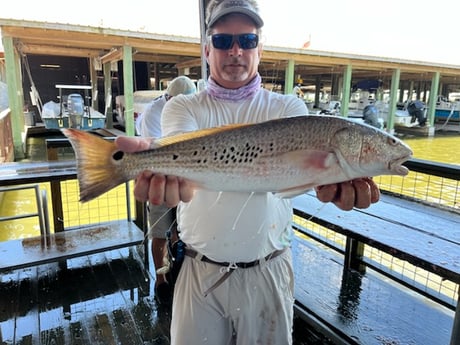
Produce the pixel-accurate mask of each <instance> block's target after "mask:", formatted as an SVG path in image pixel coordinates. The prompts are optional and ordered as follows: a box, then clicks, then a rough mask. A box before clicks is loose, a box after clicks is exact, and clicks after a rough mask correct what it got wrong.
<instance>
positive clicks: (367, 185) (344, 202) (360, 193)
mask: <svg viewBox="0 0 460 345" xmlns="http://www.w3.org/2000/svg"><path fill="white" fill-rule="evenodd" d="M315 191H316V196H317V197H318V199H319V200H320V201H322V202H333V203H334V204H335V205H336V206H337V207H338V208H340V209H342V210H345V211H349V210H351V209H352V208H353V207H357V208H367V207H369V206H370V205H371V204H373V203H376V202H377V201H379V199H380V190H379V187H378V186H377V185H376V184H375V182H374V181H373V180H372V179H371V178H360V179H355V180H351V181H347V182H342V183H337V184H328V185H324V186H319V187H316V188H315Z"/></svg>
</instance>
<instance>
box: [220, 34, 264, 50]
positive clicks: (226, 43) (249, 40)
mask: <svg viewBox="0 0 460 345" xmlns="http://www.w3.org/2000/svg"><path fill="white" fill-rule="evenodd" d="M211 41H212V45H213V46H214V48H216V49H220V50H228V49H231V48H232V47H233V44H234V43H235V42H238V45H239V46H240V48H241V49H254V48H255V47H257V45H258V44H259V36H258V35H257V34H239V35H231V34H214V35H212V36H211Z"/></svg>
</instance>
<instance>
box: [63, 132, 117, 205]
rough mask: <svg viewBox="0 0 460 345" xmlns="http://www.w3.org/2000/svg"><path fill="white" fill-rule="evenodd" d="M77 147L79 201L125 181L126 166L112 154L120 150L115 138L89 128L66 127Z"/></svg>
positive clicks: (89, 198)
mask: <svg viewBox="0 0 460 345" xmlns="http://www.w3.org/2000/svg"><path fill="white" fill-rule="evenodd" d="M62 132H63V133H64V135H65V136H66V137H67V138H69V140H70V143H71V144H72V147H73V149H74V151H75V157H76V162H77V175H78V184H79V188H80V201H81V202H87V201H90V200H92V199H94V198H96V197H98V196H100V195H101V194H103V193H105V192H108V191H109V190H111V189H112V188H114V187H116V186H118V185H119V184H121V183H123V182H126V178H125V176H124V174H123V169H122V168H120V165H119V164H115V162H114V160H113V159H112V157H113V154H114V153H115V152H117V151H119V150H118V149H117V147H116V145H115V143H114V142H110V141H108V140H105V139H102V138H99V137H97V136H95V135H92V134H90V133H88V132H85V131H82V130H76V129H71V128H66V129H63V130H62Z"/></svg>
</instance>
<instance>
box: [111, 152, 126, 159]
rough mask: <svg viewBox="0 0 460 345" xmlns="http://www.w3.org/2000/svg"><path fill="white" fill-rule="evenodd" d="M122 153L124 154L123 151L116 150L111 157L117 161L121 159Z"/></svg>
mask: <svg viewBox="0 0 460 345" xmlns="http://www.w3.org/2000/svg"><path fill="white" fill-rule="evenodd" d="M123 155H124V153H123V151H117V152H115V153H114V154H113V156H112V157H113V159H114V160H116V161H119V160H121V159H123Z"/></svg>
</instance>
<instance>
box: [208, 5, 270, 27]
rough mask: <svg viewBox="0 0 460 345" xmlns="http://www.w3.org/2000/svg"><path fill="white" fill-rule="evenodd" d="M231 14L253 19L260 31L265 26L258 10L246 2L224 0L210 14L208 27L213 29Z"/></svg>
mask: <svg viewBox="0 0 460 345" xmlns="http://www.w3.org/2000/svg"><path fill="white" fill-rule="evenodd" d="M230 13H241V14H245V15H247V16H248V17H249V18H251V19H252V20H253V21H254V23H255V24H256V27H257V28H258V29H259V28H261V27H262V26H263V25H264V21H263V20H262V18H261V17H260V15H259V13H258V10H257V9H256V8H255V7H254V6H252V5H251V3H250V2H249V1H245V0H224V1H222V2H221V3H220V4H218V5H216V6H215V7H214V8H213V9H212V10H211V12H210V13H209V14H208V18H207V19H208V20H207V23H206V24H207V25H208V27H212V26H213V25H214V24H215V23H216V22H217V21H218V20H219V19H220V18H222V17H223V16H226V15H227V14H230Z"/></svg>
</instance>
